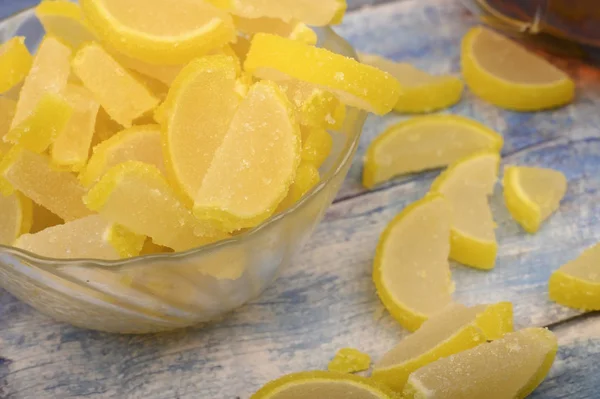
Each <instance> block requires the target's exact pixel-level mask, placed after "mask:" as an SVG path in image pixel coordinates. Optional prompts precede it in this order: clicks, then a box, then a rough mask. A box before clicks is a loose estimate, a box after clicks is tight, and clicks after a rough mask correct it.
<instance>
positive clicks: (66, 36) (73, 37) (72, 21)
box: [35, 0, 96, 50]
mask: <svg viewBox="0 0 600 399" xmlns="http://www.w3.org/2000/svg"><path fill="white" fill-rule="evenodd" d="M35 15H36V17H38V19H39V20H40V22H41V23H42V26H43V27H44V30H45V31H46V34H47V35H48V36H53V37H56V38H57V39H59V40H60V41H62V42H63V43H65V44H67V45H69V46H70V47H71V48H72V49H73V50H77V49H78V48H79V47H81V45H82V44H83V43H85V42H91V41H94V40H96V37H95V36H94V34H93V33H92V32H91V30H90V27H89V26H88V24H87V22H86V21H85V18H84V17H83V13H82V12H81V8H80V7H79V5H78V4H77V3H73V2H71V1H68V0H43V1H42V2H41V3H40V4H39V5H38V6H37V7H36V8H35Z"/></svg>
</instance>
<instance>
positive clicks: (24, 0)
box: [0, 0, 41, 19]
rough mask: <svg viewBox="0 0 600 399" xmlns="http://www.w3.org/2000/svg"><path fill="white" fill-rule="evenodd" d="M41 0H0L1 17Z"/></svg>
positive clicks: (31, 5)
mask: <svg viewBox="0 0 600 399" xmlns="http://www.w3.org/2000/svg"><path fill="white" fill-rule="evenodd" d="M40 1H41V0H2V1H0V19H2V18H6V17H9V16H11V15H13V14H16V13H18V12H19V11H23V10H25V9H26V8H29V7H33V6H35V5H37V4H39V3H40Z"/></svg>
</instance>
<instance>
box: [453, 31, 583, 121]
mask: <svg viewBox="0 0 600 399" xmlns="http://www.w3.org/2000/svg"><path fill="white" fill-rule="evenodd" d="M461 64H462V73H463V77H464V79H465V82H466V83H467V85H468V86H469V89H471V91H472V92H473V93H475V94H476V95H477V96H479V97H481V98H482V99H484V100H486V101H488V102H490V103H492V104H494V105H497V106H499V107H502V108H507V109H512V110H516V111H536V110H540V109H546V108H553V107H558V106H561V105H564V104H567V103H569V102H571V101H572V100H573V97H574V96H575V84H574V83H573V81H572V80H571V79H570V78H569V76H568V75H567V74H565V73H564V72H562V71H561V70H560V69H558V68H556V67H555V66H554V65H552V64H550V63H549V62H548V61H546V60H545V59H543V58H541V57H539V56H537V55H536V54H533V53H531V52H529V51H527V50H526V49H524V48H523V47H521V46H519V45H518V44H517V43H515V42H514V41H512V40H510V39H508V38H506V37H504V36H501V35H500V34H498V33H495V32H493V31H491V30H489V29H485V28H482V27H480V26H477V27H474V28H472V29H471V30H470V31H469V32H468V33H467V34H466V35H465V37H464V38H463V40H462V50H461Z"/></svg>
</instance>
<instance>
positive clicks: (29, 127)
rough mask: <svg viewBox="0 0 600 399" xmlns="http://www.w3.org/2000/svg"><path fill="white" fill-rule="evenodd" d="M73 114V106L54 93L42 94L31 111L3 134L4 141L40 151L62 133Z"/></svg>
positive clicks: (46, 147) (44, 149)
mask: <svg viewBox="0 0 600 399" xmlns="http://www.w3.org/2000/svg"><path fill="white" fill-rule="evenodd" d="M72 114H73V108H72V107H71V105H70V104H69V103H68V102H67V101H66V100H64V99H63V98H62V97H60V96H58V95H56V94H50V93H48V94H44V96H43V97H42V98H41V99H40V101H39V102H38V103H37V105H36V107H35V109H34V110H33V113H32V114H31V115H29V116H28V117H27V118H26V119H24V120H23V121H22V122H21V123H19V124H18V125H17V126H15V127H13V128H12V129H11V130H10V131H9V132H8V133H7V134H6V136H4V140H5V141H9V142H11V143H13V144H18V145H19V147H23V148H26V149H28V150H30V151H33V152H37V153H42V152H44V151H46V149H48V147H49V146H50V144H52V143H53V142H54V140H55V139H56V138H57V137H58V136H59V135H60V134H62V132H63V131H64V130H65V128H66V127H67V124H68V123H69V120H70V119H71V116H72Z"/></svg>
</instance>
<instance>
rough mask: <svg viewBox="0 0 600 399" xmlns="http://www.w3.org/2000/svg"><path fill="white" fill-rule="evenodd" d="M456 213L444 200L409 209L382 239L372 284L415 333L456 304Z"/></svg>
mask: <svg viewBox="0 0 600 399" xmlns="http://www.w3.org/2000/svg"><path fill="white" fill-rule="evenodd" d="M451 216H452V214H451V209H450V207H449V203H448V202H447V201H446V200H445V199H444V197H442V196H441V195H430V196H427V197H425V198H423V199H421V200H419V201H417V202H415V203H413V204H411V205H409V206H408V207H406V208H405V209H404V210H403V211H402V212H400V214H399V215H398V216H396V217H395V218H394V220H392V221H391V222H390V224H389V225H388V226H387V227H386V229H385V231H384V232H383V234H382V235H381V238H380V239H379V244H378V245H377V252H376V254H375V261H374V267H373V281H374V282H375V286H376V287H377V294H378V295H379V298H381V301H382V302H383V304H384V305H385V307H386V308H387V309H388V311H389V312H390V313H391V315H392V316H393V317H394V318H395V319H396V320H398V322H399V323H400V324H401V325H402V326H403V327H404V328H406V329H407V330H410V331H414V330H416V329H417V328H419V327H420V326H421V324H423V322H424V321H425V320H427V319H428V318H429V317H430V316H431V315H433V314H435V313H437V312H439V311H440V310H442V309H443V308H444V307H446V306H447V305H448V304H450V302H451V301H452V298H451V294H452V291H453V289H454V287H453V284H452V281H451V277H450V266H449V264H448V254H449V252H450V226H451Z"/></svg>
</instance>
